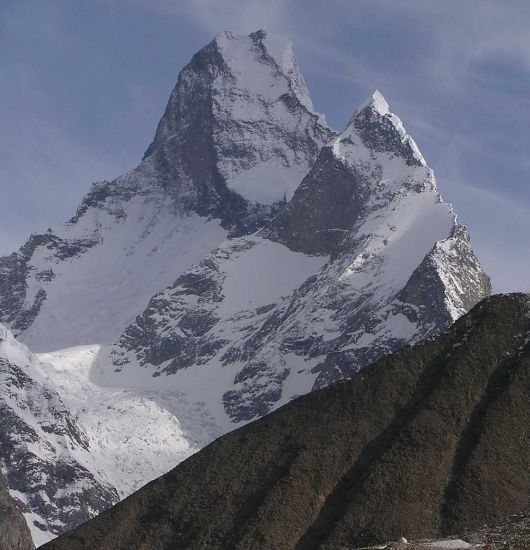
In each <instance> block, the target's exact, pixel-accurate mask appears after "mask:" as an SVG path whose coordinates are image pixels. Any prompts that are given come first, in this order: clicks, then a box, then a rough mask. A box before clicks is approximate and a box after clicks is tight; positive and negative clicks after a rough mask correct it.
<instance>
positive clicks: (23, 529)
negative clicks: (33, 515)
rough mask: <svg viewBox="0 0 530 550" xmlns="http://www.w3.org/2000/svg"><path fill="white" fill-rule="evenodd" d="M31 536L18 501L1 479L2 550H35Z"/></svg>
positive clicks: (0, 535) (0, 537)
mask: <svg viewBox="0 0 530 550" xmlns="http://www.w3.org/2000/svg"><path fill="white" fill-rule="evenodd" d="M33 548H34V546H33V542H32V540H31V534H30V531H29V529H28V526H27V525H26V521H25V519H24V516H23V515H22V513H21V512H20V509H19V507H18V506H17V503H16V501H15V500H14V499H13V498H12V497H11V496H10V495H9V493H8V492H7V491H6V489H5V487H4V482H3V479H1V478H0V550H33Z"/></svg>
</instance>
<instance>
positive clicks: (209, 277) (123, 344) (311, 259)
mask: <svg viewBox="0 0 530 550" xmlns="http://www.w3.org/2000/svg"><path fill="white" fill-rule="evenodd" d="M352 110H353V109H352ZM489 293H490V284H489V279H488V277H487V275H486V274H485V273H484V272H483V270H482V268H481V266H480V264H479V262H478V260H477V259H476V257H475V255H474V253H473V249H472V246H471V243H470V240H469V235H468V233H467V230H466V229H465V227H464V226H462V225H461V224H460V223H459V222H458V221H457V218H456V215H455V213H454V212H453V210H452V207H451V205H449V204H447V203H445V202H444V201H443V200H442V198H441V197H440V195H439V193H438V189H437V185H436V180H435V177H434V173H433V171H432V170H431V168H430V167H429V166H428V165H427V162H426V160H425V159H424V158H423V156H422V154H421V153H420V151H419V149H418V147H417V146H416V144H415V142H414V141H413V139H412V138H411V137H410V136H409V135H408V134H407V132H406V130H405V129H404V127H403V124H402V123H401V121H400V119H399V118H398V117H397V116H396V115H395V114H393V113H392V112H391V111H390V107H389V105H388V104H387V102H386V101H385V99H384V98H383V96H382V95H381V94H380V93H379V92H375V93H374V94H372V95H371V96H370V97H369V98H368V100H367V101H366V102H364V103H363V104H362V105H361V106H360V107H359V108H357V109H355V110H354V112H353V116H352V118H351V120H350V122H349V123H348V124H347V125H346V128H345V129H344V131H342V132H341V133H337V132H335V131H333V130H331V129H329V128H328V126H327V124H326V121H325V119H324V117H323V116H322V115H320V114H319V113H317V112H316V111H315V109H314V107H313V105H312V102H311V99H310V96H309V92H308V90H307V87H306V84H305V82H304V79H303V77H302V75H301V73H300V70H299V68H298V65H297V63H296V60H295V58H294V55H293V51H292V48H291V45H290V44H289V42H288V41H286V40H285V39H283V38H281V37H278V36H274V35H271V34H268V33H266V32H264V31H259V32H255V33H252V34H250V35H249V36H239V35H235V34H232V33H228V32H227V33H222V34H221V35H219V36H218V37H217V38H215V39H214V40H213V41H212V42H211V43H210V44H208V45H207V46H206V47H204V48H203V49H201V50H200V51H199V52H198V53H197V54H196V55H195V56H193V58H192V60H191V61H190V63H189V64H188V65H186V67H184V68H183V69H182V71H181V72H180V75H179V77H178V81H177V83H176V86H175V88H174V90H173V92H172V93H171V96H170V99H169V102H168V105H167V107H166V110H165V112H164V114H163V116H162V119H161V121H160V123H159V125H158V128H157V130H156V134H155V137H154V139H153V142H152V144H151V145H150V146H149V148H148V149H147V151H146V153H145V155H144V157H143V159H142V161H141V162H140V164H139V165H138V166H137V167H136V168H135V169H133V170H131V171H130V172H128V173H127V174H125V175H123V176H121V177H119V178H117V179H115V180H113V181H110V182H99V183H96V184H94V185H93V186H92V188H91V190H90V191H89V192H88V194H87V195H86V196H85V197H84V198H83V200H82V201H81V204H80V206H79V208H78V210H77V212H76V213H75V215H74V216H73V217H72V218H71V219H70V220H69V221H68V222H66V223H65V224H63V225H60V226H58V227H55V228H53V229H50V230H48V231H47V232H45V233H43V234H39V235H32V236H31V237H30V238H29V239H28V241H27V242H26V244H25V245H24V246H22V247H21V248H20V250H18V251H17V252H14V253H13V254H11V255H10V256H7V257H5V258H1V259H0V321H1V322H2V323H4V324H5V325H6V326H7V329H9V330H11V331H12V333H13V334H14V336H15V337H16V338H18V339H19V340H21V341H22V342H24V343H25V344H27V345H28V346H29V348H30V349H31V350H32V351H33V352H39V353H38V354H37V355H32V354H31V353H30V352H29V351H27V350H26V351H25V352H24V353H19V352H17V353H16V354H14V355H9V354H10V353H11V351H12V350H17V349H18V350H20V349H22V348H21V347H20V345H19V343H18V342H16V341H15V338H13V337H12V335H11V333H9V330H7V329H6V333H5V334H6V337H5V340H6V345H5V346H4V349H3V351H4V352H5V354H7V355H6V357H7V359H6V360H9V365H8V366H7V367H6V368H5V369H4V371H3V374H2V376H3V378H2V393H1V394H0V400H1V401H2V403H4V404H5V407H6V410H9V411H10V412H9V414H8V415H7V414H6V418H10V420H9V421H6V422H4V423H3V424H2V433H1V434H0V437H2V438H4V439H5V440H6V441H10V445H6V446H4V447H2V448H1V449H0V453H1V454H2V456H1V457H0V458H2V459H3V460H4V464H5V465H6V466H5V468H6V470H5V476H6V480H7V484H8V486H9V490H10V491H11V494H13V495H14V496H15V495H16V496H17V498H19V499H20V500H21V501H24V502H25V503H26V512H25V513H26V518H27V519H28V523H29V525H30V527H31V528H32V530H33V535H34V537H36V538H35V540H39V541H44V540H48V539H49V538H50V537H53V536H55V535H57V534H59V533H61V532H64V531H65V530H67V529H70V528H72V527H73V526H75V525H77V524H78V523H80V522H81V521H84V520H86V519H88V517H90V516H93V515H95V514H97V513H98V512H100V511H101V510H103V509H104V508H106V507H108V506H110V505H112V504H114V503H115V502H116V501H117V500H119V499H121V498H124V497H125V496H127V495H128V494H130V493H131V492H133V491H134V490H136V489H137V488H139V487H140V486H141V485H143V484H145V483H146V482H147V481H149V480H151V479H153V478H155V477H157V476H159V475H161V474H162V473H164V472H166V471H168V470H169V469H170V468H171V467H173V466H174V465H175V464H176V463H178V462H180V461H181V460H183V459H185V458H186V457H188V456H189V455H190V454H192V453H194V452H196V451H197V450H199V449H200V448H202V447H204V446H205V445H206V444H208V443H210V442H211V441H212V440H214V439H215V438H217V437H219V436H220V435H222V434H223V433H226V432H228V431H230V430H232V429H234V428H235V427H238V426H241V425H242V424H243V423H246V422H249V421H251V420H253V419H256V418H259V417H261V416H263V415H265V414H267V413H269V412H271V411H273V410H274V409H276V408H278V407H280V406H281V405H283V404H285V403H288V402H289V401H291V400H292V399H294V398H295V397H297V396H299V395H303V394H306V393H308V392H310V391H312V390H314V389H319V388H323V387H325V386H327V385H328V384H330V383H332V382H335V381H338V380H341V379H344V378H349V377H351V376H353V375H354V374H355V373H356V372H358V371H359V370H360V369H362V368H363V367H365V366H366V365H368V364H369V363H371V362H372V361H374V360H376V359H378V358H380V357H381V356H384V355H387V354H389V353H391V352H393V351H395V350H397V349H399V348H401V347H402V346H404V345H408V344H411V343H414V342H417V341H420V340H422V339H425V338H428V337H431V336H434V335H436V334H438V333H439V332H440V331H442V330H444V329H445V328H446V327H447V326H449V325H450V324H451V323H452V322H453V321H454V320H456V319H457V318H459V317H460V316H461V315H463V314H464V313H466V312H467V311H469V309H470V308H471V307H472V306H473V305H474V304H476V303H477V302H479V301H480V300H481V299H483V298H484V297H486V296H487V295H488V294H489ZM8 348H9V349H8ZM10 350H11V351H10ZM15 372H16V373H18V374H13V373H15ZM20 373H23V374H20ZM13 396H14V397H13ZM13 399H14V401H13ZM28 403H29V405H28ZM26 405H27V406H26ZM58 411H60V412H58ZM54 419H55V420H54ZM65 419H67V421H66V420H65ZM153 427H156V429H154V428H153ZM22 433H23V434H24V435H23V436H22V435H21V436H19V435H18V434H22ZM13 456H17V457H22V458H17V460H18V461H19V462H18V463H17V464H19V465H20V464H22V463H23V464H25V465H26V466H24V467H22V468H21V467H19V466H17V464H15V463H14V462H12V458H10V457H13ZM31 464H46V468H44V467H43V468H42V470H43V471H45V475H44V474H43V476H42V478H41V477H39V475H37V474H36V473H35V472H36V470H35V469H32V468H31V467H30V466H29V465H31ZM39 468H40V466H39ZM80 479H82V482H80ZM81 503H85V504H84V505H83V504H81Z"/></svg>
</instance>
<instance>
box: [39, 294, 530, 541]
mask: <svg viewBox="0 0 530 550" xmlns="http://www.w3.org/2000/svg"><path fill="white" fill-rule="evenodd" d="M529 335H530V304H529V296H527V295H522V294H514V295H507V296H495V297H492V298H490V299H487V300H485V301H483V302H481V303H480V304H479V305H477V306H476V307H475V308H474V309H473V310H472V311H471V312H470V313H469V314H467V315H465V316H464V317H463V318H461V319H460V320H459V321H457V322H456V323H455V324H454V325H453V326H452V327H451V328H450V329H449V330H448V331H447V332H445V333H443V334H442V335H441V336H439V337H437V338H435V339H431V340H429V341H427V342H423V343H420V344H418V345H416V346H414V347H411V348H408V349H404V350H402V351H400V352H397V353H395V354H393V355H391V356H389V357H386V358H383V359H381V360H379V361H378V362H376V363H375V364H373V365H371V366H369V367H367V368H365V369H364V370H363V371H362V372H360V373H359V374H356V375H354V376H353V377H352V378H351V380H348V381H344V382H340V383H337V384H334V385H332V386H330V387H329V388H326V389H324V390H321V391H315V392H313V393H311V394H309V395H306V396H303V397H301V398H299V399H296V400H294V401H293V402H292V403H290V404H288V405H286V406H285V407H283V408H281V409H280V410H278V411H276V412H274V413H272V414H270V415H268V416H267V417H265V418H262V419H260V420H258V421H256V422H254V423H252V424H249V425H248V426H245V427H244V428H242V429H240V430H237V431H234V432H233V433H231V434H229V435H227V436H224V437H222V438H220V439H219V440H217V441H216V442H214V443H213V444H211V445H209V446H208V447H207V448H205V449H203V450H202V451H200V452H199V453H197V454H196V455H194V456H193V457H191V458H189V459H188V460H186V461H185V462H183V463H182V464H180V465H179V466H178V467H177V468H175V469H174V470H173V471H171V472H169V473H168V474H166V475H165V476H163V477H161V478H160V479H158V480H157V481H155V482H153V483H150V484H149V485H147V486H146V487H144V488H142V489H141V490H140V491H138V492H137V493H135V494H134V495H132V496H131V497H130V498H128V499H126V500H125V501H123V502H121V503H120V504H118V505H117V506H115V507H114V508H112V509H111V510H109V511H108V512H106V513H104V514H102V515H101V516H99V517H98V518H95V519H94V520H92V521H90V522H89V523H87V524H85V525H83V526H81V527H80V528H78V529H75V530H74V531H72V532H71V533H68V534H67V535H65V536H63V537H61V538H59V539H58V540H56V541H53V542H52V543H50V544H49V545H48V546H46V548H50V549H57V550H61V549H63V548H64V549H68V550H81V549H87V550H88V549H90V548H94V547H97V548H100V549H101V550H105V549H113V550H117V549H122V548H123V549H126V548H140V547H141V548H145V549H146V550H148V549H151V548H152V549H154V548H156V549H158V550H162V549H165V548H167V549H169V548H180V547H183V548H184V547H185V548H190V549H194V548H211V549H228V548H230V549H251V548H275V549H278V550H279V549H288V548H297V549H300V550H302V549H303V550H305V549H317V548H319V549H328V548H329V549H336V548H356V547H361V546H367V545H369V544H374V543H378V544H381V543H383V542H384V541H388V540H398V539H399V538H400V537H401V536H406V537H407V538H410V539H415V540H417V539H421V538H427V537H431V538H434V537H439V536H447V535H451V534H456V533H458V534H464V533H469V532H473V531H476V530H477V529H478V528H482V526H483V525H484V524H493V523H495V522H496V521H498V520H502V519H503V518H505V517H506V516H509V515H510V514H515V513H518V512H520V511H524V510H527V509H528V495H529V491H530V473H529V470H528V461H529V458H530V438H529V437H528V425H529V424H530V418H529V409H528V406H527V404H528V400H529V398H530V394H529V388H530V339H529ZM499 532H500V530H499ZM504 532H505V533H506V530H505V531H504ZM499 537H501V538H502V535H499ZM505 540H507V539H505ZM523 547H524V546H523Z"/></svg>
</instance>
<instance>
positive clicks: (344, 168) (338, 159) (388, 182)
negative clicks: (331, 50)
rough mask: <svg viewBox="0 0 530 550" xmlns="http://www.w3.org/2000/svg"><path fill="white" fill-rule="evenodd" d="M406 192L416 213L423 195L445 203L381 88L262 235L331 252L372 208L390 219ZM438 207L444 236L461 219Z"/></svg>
mask: <svg viewBox="0 0 530 550" xmlns="http://www.w3.org/2000/svg"><path fill="white" fill-rule="evenodd" d="M408 193H411V194H412V197H411V199H410V200H409V201H408V202H410V203H411V213H412V214H414V212H416V211H419V212H420V214H421V208H422V206H421V205H422V204H424V203H423V202H422V201H421V197H419V195H420V194H425V193H429V194H432V195H433V196H432V200H431V201H429V204H431V203H436V202H439V203H441V202H442V200H441V198H440V197H439V195H438V191H437V188H436V180H435V177H434V172H433V171H432V170H431V169H430V168H429V167H428V166H427V164H426V163H425V160H424V158H423V156H422V155H421V153H420V152H419V149H418V148H417V146H416V144H415V143H414V141H413V139H412V138H411V137H410V136H409V135H408V134H407V132H406V130H405V128H404V127H403V124H402V123H401V121H400V119H399V118H398V117H397V116H396V115H394V114H393V113H391V112H390V109H389V106H388V103H387V102H386V100H385V99H384V98H383V96H382V95H381V93H380V92H378V91H376V92H374V94H372V96H370V98H369V99H368V100H367V101H365V102H364V103H363V104H362V105H361V106H360V107H359V108H358V109H357V110H356V111H355V113H354V115H353V117H352V118H351V120H350V122H349V123H348V125H347V127H346V128H345V130H344V131H343V132H342V133H341V134H340V135H338V136H336V137H335V138H333V139H332V140H331V141H330V142H329V143H328V144H327V145H326V146H324V147H323V148H322V149H321V151H320V154H319V156H318V159H317V160H316V162H315V163H314V165H313V166H312V168H311V170H310V171H309V173H308V174H307V176H306V177H305V178H304V180H303V181H302V183H301V184H300V186H299V187H298V188H297V190H296V191H295V194H294V196H293V199H292V200H291V201H290V203H289V204H288V207H287V208H286V209H285V210H284V211H283V212H281V213H280V215H278V216H277V217H276V218H275V219H274V220H273V222H272V223H271V226H270V227H269V228H268V229H267V230H265V233H266V235H267V236H269V237H270V238H272V239H274V240H279V241H281V242H283V243H284V244H286V245H287V246H289V247H290V248H291V249H293V250H298V251H301V252H305V253H309V254H326V255H327V254H334V253H336V252H337V247H338V245H339V244H340V243H341V242H342V241H343V240H344V239H345V238H346V237H348V235H349V234H350V232H351V230H352V229H353V228H354V226H355V224H358V223H361V221H362V219H364V218H365V217H366V216H368V215H369V214H372V213H377V212H379V214H378V215H379V217H381V216H389V215H390V214H389V213H388V211H387V208H388V206H389V204H391V203H393V202H395V201H396V199H397V197H399V196H404V195H405V194H408ZM416 195H418V196H417V197H416V198H417V200H416V199H415V198H414V196H416ZM413 204H415V205H416V206H413ZM438 211H440V213H441V215H442V216H445V218H446V223H445V224H444V226H446V227H447V231H446V233H445V234H442V235H441V237H443V238H447V237H449V235H450V234H451V231H452V228H453V227H454V225H455V224H456V217H455V215H454V213H453V212H452V209H451V206H450V205H449V204H443V205H442V206H441V207H440V208H438ZM375 215H376V214H374V216H375ZM399 223H403V221H402V220H399ZM391 235H392V233H391ZM350 245H351V243H350V244H348V245H347V246H349V247H350V248H351V246H350ZM411 267H412V266H411Z"/></svg>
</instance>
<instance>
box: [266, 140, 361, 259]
mask: <svg viewBox="0 0 530 550" xmlns="http://www.w3.org/2000/svg"><path fill="white" fill-rule="evenodd" d="M365 180H366V174H363V173H362V171H361V170H350V169H349V168H348V167H347V166H345V165H344V164H343V163H342V162H340V160H338V159H337V158H336V157H335V156H334V155H333V153H332V151H331V148H330V147H323V148H322V150H321V152H320V155H319V158H318V160H317V162H316V163H315V165H314V166H313V168H312V169H311V171H310V172H309V174H308V175H307V176H306V177H305V178H304V179H303V181H302V183H301V184H300V186H299V187H298V189H297V190H296V191H295V194H294V196H293V198H292V200H291V201H290V202H289V204H288V206H287V208H286V209H285V210H284V211H283V212H282V213H280V214H279V215H278V216H277V217H276V218H275V219H274V220H273V221H272V223H271V226H270V227H269V228H267V229H266V230H265V232H264V234H265V235H266V236H268V237H270V238H272V239H277V240H279V241H280V242H283V243H285V244H287V246H289V248H291V249H292V250H296V251H298V252H304V253H305V254H324V255H328V254H331V253H333V252H335V251H336V249H337V247H338V245H339V244H340V243H341V242H342V240H343V239H344V238H345V237H346V235H347V234H348V233H349V231H350V230H351V228H352V227H353V226H354V224H355V222H356V221H357V220H358V219H359V216H360V214H361V213H362V212H363V206H364V204H365V203H366V201H367V199H368V197H369V195H370V190H369V189H368V188H367V187H366V186H365V185H363V184H364V183H365Z"/></svg>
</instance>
